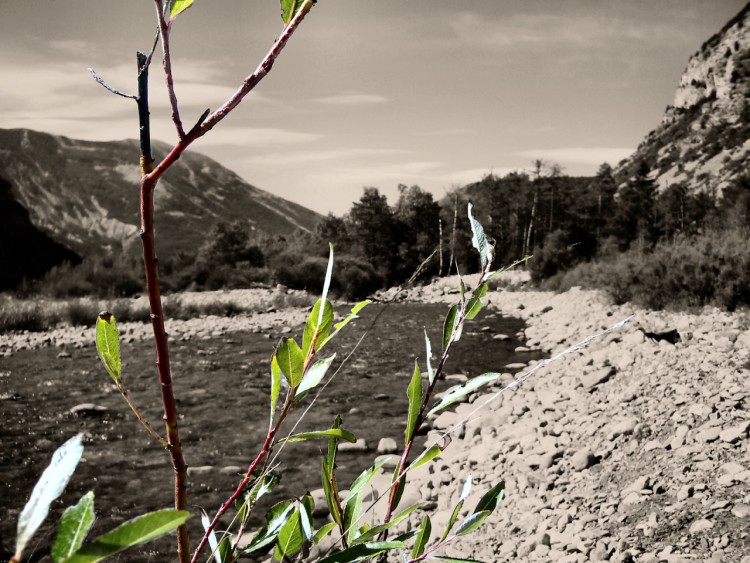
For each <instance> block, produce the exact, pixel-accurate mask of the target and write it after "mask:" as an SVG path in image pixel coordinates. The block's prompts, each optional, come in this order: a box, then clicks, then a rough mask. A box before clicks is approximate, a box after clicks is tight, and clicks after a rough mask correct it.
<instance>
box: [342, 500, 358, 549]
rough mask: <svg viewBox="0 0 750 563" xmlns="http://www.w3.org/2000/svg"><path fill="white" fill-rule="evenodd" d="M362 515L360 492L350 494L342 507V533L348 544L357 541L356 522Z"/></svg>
mask: <svg viewBox="0 0 750 563" xmlns="http://www.w3.org/2000/svg"><path fill="white" fill-rule="evenodd" d="M361 513H362V491H361V490H359V491H357V492H356V493H355V494H353V495H352V494H350V495H349V497H348V498H347V499H346V504H345V505H344V531H345V533H346V539H347V542H348V543H352V542H353V541H354V540H355V539H357V522H358V521H359V515H360V514H361Z"/></svg>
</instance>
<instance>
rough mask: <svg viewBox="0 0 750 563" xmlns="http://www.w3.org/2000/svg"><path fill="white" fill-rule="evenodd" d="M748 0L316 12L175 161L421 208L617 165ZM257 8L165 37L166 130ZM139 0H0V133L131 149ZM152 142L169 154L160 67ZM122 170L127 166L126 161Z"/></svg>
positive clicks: (232, 2)
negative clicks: (419, 196)
mask: <svg viewBox="0 0 750 563" xmlns="http://www.w3.org/2000/svg"><path fill="white" fill-rule="evenodd" d="M744 4H745V0H712V1H711V2H706V1H705V0H466V1H457V0H408V1H407V0H376V1H365V0H319V1H318V3H317V5H316V6H315V7H314V8H313V10H312V11H311V13H310V14H309V16H308V17H307V19H306V20H305V21H304V22H303V23H302V25H301V26H300V28H299V29H298V31H297V33H296V34H295V36H294V37H293V38H292V40H291V41H290V43H289V44H288V45H287V47H286V49H285V50H284V52H283V53H282V55H281V57H280V58H279V59H278V61H277V62H276V64H275V65H274V68H273V70H272V72H271V73H270V74H269V75H268V76H267V77H266V78H265V79H264V80H263V81H262V82H261V83H260V84H259V85H258V86H257V87H256V89H255V90H254V91H253V92H252V93H251V94H250V95H249V96H248V97H247V98H246V99H245V101H243V103H242V104H241V105H240V106H239V107H238V108H237V109H236V110H235V111H234V112H233V113H232V114H231V115H230V116H229V117H227V118H226V119H225V120H224V121H223V122H222V123H221V124H219V125H218V126H217V127H216V128H215V129H214V130H212V131H211V132H209V133H208V134H207V135H206V136H205V137H203V138H201V139H199V140H198V141H197V142H196V143H195V144H194V145H193V146H192V148H191V150H194V151H198V152H202V153H204V154H207V155H209V156H211V157H213V158H215V159H216V160H217V161H219V162H220V163H221V164H223V165H225V166H227V167H228V168H230V169H232V170H234V171H235V172H237V173H238V174H239V175H240V176H242V177H243V178H244V179H245V180H247V181H248V182H249V183H251V184H253V185H255V186H257V187H259V188H261V189H264V190H267V191H270V192H272V193H274V194H277V195H279V196H281V197H284V198H286V199H289V200H291V201H294V202H297V203H300V204H302V205H304V206H307V207H309V208H310V209H313V210H315V211H317V212H320V213H328V212H333V213H335V214H337V215H340V214H343V213H345V212H346V211H347V210H348V209H349V208H350V206H351V203H352V202H353V201H356V200H357V199H359V197H360V196H361V194H362V188H363V187H364V186H375V187H377V188H379V189H380V190H381V192H382V193H385V194H386V195H388V197H389V201H390V202H391V203H394V202H395V199H396V197H397V193H398V190H397V186H398V185H399V184H406V185H413V184H417V185H419V186H421V187H422V188H424V189H427V190H429V191H430V192H432V193H433V194H434V195H435V196H436V197H437V198H440V197H442V196H443V195H444V194H445V193H446V191H447V190H450V189H451V188H454V187H456V186H460V185H464V184H466V183H469V182H472V181H477V180H479V179H481V178H482V177H483V176H484V175H486V174H488V173H494V174H496V175H504V174H506V173H507V172H510V171H514V170H524V169H528V168H530V165H531V161H532V160H534V159H539V158H540V159H545V160H548V161H551V162H555V163H558V164H559V165H561V166H562V168H563V172H564V173H567V174H570V175H591V174H594V173H595V172H596V170H597V169H598V167H599V165H601V164H602V163H603V162H609V163H611V164H613V165H615V164H616V163H617V162H618V161H619V160H621V159H622V158H624V157H626V156H628V155H629V154H630V153H631V152H633V150H634V149H635V147H636V146H637V145H638V143H639V142H640V141H641V140H642V138H643V137H644V136H645V135H646V134H647V133H648V132H649V131H650V130H651V129H653V128H654V127H655V126H656V125H657V124H658V123H659V120H660V119H661V116H662V114H663V112H664V109H665V107H666V106H667V105H668V104H670V103H672V101H673V98H674V92H675V89H676V87H677V85H678V83H679V79H680V75H681V74H682V71H683V70H684V68H685V66H686V64H687V61H688V58H689V57H690V55H691V54H692V53H694V52H695V51H696V50H697V49H698V48H699V47H700V45H701V44H702V43H703V42H704V41H705V40H706V39H708V38H709V37H710V36H711V35H713V34H714V33H716V32H717V31H719V29H720V28H721V27H722V26H723V25H724V23H726V22H727V21H728V20H729V19H730V18H731V17H732V16H734V15H735V14H736V13H737V12H739V11H740V10H741V9H742V7H743V6H744ZM279 12H280V10H279V3H278V1H273V0H262V1H261V0H195V3H194V5H193V7H192V8H190V9H189V10H188V11H186V12H185V13H184V14H182V15H181V16H180V17H179V18H178V20H177V21H176V22H175V24H174V28H173V31H172V38H171V40H172V66H173V72H174V79H175V89H176V92H177V96H178V98H179V100H180V108H181V113H182V117H183V121H184V122H185V123H186V126H190V125H192V124H193V123H194V122H195V121H196V120H197V119H198V117H199V116H200V115H201V114H202V113H203V111H204V110H205V109H206V108H211V109H215V108H217V107H219V106H220V105H221V104H222V103H223V102H224V100H225V99H226V98H228V97H229V96H230V95H231V94H232V93H233V92H234V90H235V89H236V87H237V86H238V85H239V84H240V82H241V81H242V79H243V78H244V77H245V76H246V75H248V74H250V73H251V72H252V70H254V69H255V67H256V66H257V64H258V62H259V61H260V60H261V59H262V57H263V56H264V55H265V53H266V52H267V51H268V49H269V48H270V47H271V45H272V43H273V41H274V39H275V38H276V37H277V36H278V34H279V33H280V32H281V29H282V22H281V18H280V16H279ZM155 29H156V23H155V12H154V7H153V2H152V1H150V0H129V1H128V2H122V1H120V0H66V1H62V0H0V55H1V56H0V127H2V128H16V127H23V128H29V129H35V130H39V131H47V132H50V133H54V134H58V135H65V136H68V137H71V138H77V139H89V140H101V141H104V140H118V139H125V138H137V136H138V120H137V112H136V107H135V103H134V102H133V101H132V100H127V99H124V98H120V97H117V96H114V95H111V94H109V93H107V92H106V91H105V90H104V89H103V88H102V87H101V86H99V85H98V84H96V83H95V82H94V81H93V80H92V78H91V75H90V74H89V72H88V70H87V68H89V67H91V68H94V69H95V70H96V71H97V73H99V74H100V75H101V76H102V77H103V78H104V79H105V80H106V81H107V82H108V83H110V84H111V85H112V86H114V87H116V88H118V89H120V90H123V91H131V92H132V91H134V90H135V80H136V67H135V52H136V51H137V50H148V49H149V48H150V46H151V43H152V42H153V38H154V32H155ZM155 62H156V63H157V64H155V65H154V66H152V71H151V91H150V100H151V114H152V129H153V136H154V138H155V139H159V140H162V141H165V142H168V143H172V144H174V143H175V142H176V134H175V132H174V128H173V125H172V122H171V119H170V111H169V103H168V98H167V93H166V89H165V87H164V79H163V74H161V73H160V72H159V71H160V59H158V58H157V59H156V61H155ZM134 158H137V155H134Z"/></svg>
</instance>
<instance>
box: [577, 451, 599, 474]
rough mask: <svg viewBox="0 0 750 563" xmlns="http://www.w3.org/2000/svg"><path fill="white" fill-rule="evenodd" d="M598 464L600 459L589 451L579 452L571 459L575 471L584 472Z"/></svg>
mask: <svg viewBox="0 0 750 563" xmlns="http://www.w3.org/2000/svg"><path fill="white" fill-rule="evenodd" d="M597 463H599V458H598V457H596V456H595V455H594V454H592V453H591V451H590V450H587V449H582V450H578V451H577V452H576V453H575V454H573V457H572V458H571V459H570V465H571V467H572V468H573V469H574V470H575V471H583V470H584V469H588V468H589V467H591V466H593V465H596V464H597Z"/></svg>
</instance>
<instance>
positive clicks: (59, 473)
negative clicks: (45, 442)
mask: <svg viewBox="0 0 750 563" xmlns="http://www.w3.org/2000/svg"><path fill="white" fill-rule="evenodd" d="M82 439H83V436H82V435H81V434H77V435H75V436H73V437H72V438H71V439H70V440H68V441H67V442H65V443H64V444H63V445H62V446H60V447H59V448H58V449H57V450H56V451H55V453H54V454H52V461H50V464H49V466H48V467H47V469H45V470H44V472H43V473H42V476H41V477H39V481H37V483H36V485H35V486H34V490H33V491H32V492H31V497H30V498H29V501H28V502H27V503H26V506H24V507H23V510H22V511H21V514H20V515H19V517H18V528H17V533H16V553H18V554H21V553H22V552H23V550H24V548H25V547H26V543H27V542H28V541H29V539H31V536H33V535H34V533H35V532H36V531H37V529H38V528H39V526H40V524H41V523H42V522H43V521H44V519H45V518H46V517H47V514H48V513H49V507H50V505H51V504H52V502H54V501H55V500H56V499H57V498H58V497H59V496H60V495H61V494H62V492H63V490H64V489H65V486H66V485H67V484H68V481H69V480H70V477H71V475H73V471H75V468H76V466H77V465H78V462H79V461H80V459H81V455H82V454H83V445H82V444H81V440H82Z"/></svg>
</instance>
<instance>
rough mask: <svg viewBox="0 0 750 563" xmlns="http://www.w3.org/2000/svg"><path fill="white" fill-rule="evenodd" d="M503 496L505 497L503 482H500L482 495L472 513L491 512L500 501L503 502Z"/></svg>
mask: <svg viewBox="0 0 750 563" xmlns="http://www.w3.org/2000/svg"><path fill="white" fill-rule="evenodd" d="M503 496H505V481H500V482H499V483H498V484H497V485H495V486H494V487H492V488H491V489H490V490H489V491H487V492H486V493H484V495H483V496H482V498H481V499H479V502H478V503H477V507H476V508H475V509H474V512H482V511H484V510H487V511H489V512H493V511H494V510H495V508H497V505H498V504H499V503H500V501H501V500H503Z"/></svg>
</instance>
